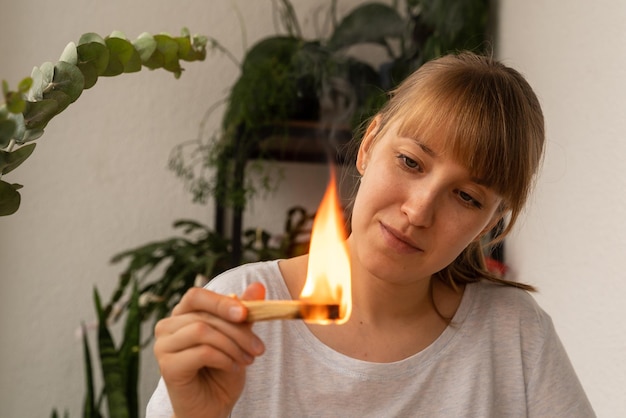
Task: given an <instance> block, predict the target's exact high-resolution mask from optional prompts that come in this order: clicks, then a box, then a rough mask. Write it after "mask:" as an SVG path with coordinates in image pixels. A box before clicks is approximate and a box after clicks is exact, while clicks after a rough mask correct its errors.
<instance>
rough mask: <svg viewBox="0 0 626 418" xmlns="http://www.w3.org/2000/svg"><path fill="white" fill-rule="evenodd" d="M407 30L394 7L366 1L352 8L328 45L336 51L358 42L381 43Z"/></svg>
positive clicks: (399, 35) (397, 36)
mask: <svg viewBox="0 0 626 418" xmlns="http://www.w3.org/2000/svg"><path fill="white" fill-rule="evenodd" d="M406 30H407V27H406V23H405V22H404V19H402V17H401V16H400V15H399V14H398V12H397V11H396V9H394V8H393V7H391V6H387V5H384V4H379V3H368V4H364V5H362V6H360V7H357V8H356V9H354V10H353V11H352V12H351V13H349V14H348V15H347V16H346V17H345V18H344V19H343V20H342V21H341V22H340V23H339V25H338V26H337V27H336V28H335V31H334V32H333V34H332V37H331V38H330V40H329V41H328V47H329V48H330V49H331V50H334V51H337V50H340V49H343V48H346V47H349V46H353V45H356V44H359V43H366V42H371V43H382V42H384V40H385V39H386V38H390V37H395V38H399V37H401V36H402V35H403V34H404V32H405V31H406Z"/></svg>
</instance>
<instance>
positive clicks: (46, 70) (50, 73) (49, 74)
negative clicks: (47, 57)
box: [39, 61, 54, 86]
mask: <svg viewBox="0 0 626 418" xmlns="http://www.w3.org/2000/svg"><path fill="white" fill-rule="evenodd" d="M39 70H40V71H41V75H42V77H43V80H42V81H43V83H44V85H45V86H47V85H48V84H50V83H52V80H53V79H54V64H53V63H51V62H50V61H46V62H44V63H43V64H41V65H40V66H39Z"/></svg>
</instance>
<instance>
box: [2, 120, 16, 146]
mask: <svg viewBox="0 0 626 418" xmlns="http://www.w3.org/2000/svg"><path fill="white" fill-rule="evenodd" d="M16 129H17V124H16V123H15V121H14V120H12V119H0V148H5V147H6V146H7V145H9V142H11V139H12V138H13V135H14V134H15V131H16Z"/></svg>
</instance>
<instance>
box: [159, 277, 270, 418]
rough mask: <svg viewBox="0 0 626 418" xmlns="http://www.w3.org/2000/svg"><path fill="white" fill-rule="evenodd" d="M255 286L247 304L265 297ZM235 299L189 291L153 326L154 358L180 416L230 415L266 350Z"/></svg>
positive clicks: (248, 291) (248, 292) (246, 296)
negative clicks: (250, 369) (248, 375)
mask: <svg viewBox="0 0 626 418" xmlns="http://www.w3.org/2000/svg"><path fill="white" fill-rule="evenodd" d="M264 297H265V288H264V287H263V285H261V284H260V283H253V284H251V285H250V286H248V288H247V289H246V290H245V292H244V294H243V295H242V299H244V300H256V299H263V298H264ZM246 315H247V310H246V308H245V307H244V306H243V305H242V304H241V302H239V300H237V299H236V298H232V297H228V296H224V295H219V294H217V293H214V292H211V291H209V290H206V289H203V288H193V289H190V290H189V291H188V292H187V293H186V294H185V295H184V296H183V298H182V299H181V301H180V303H179V304H178V305H177V306H176V307H175V308H174V310H173V311H172V315H171V316H170V317H168V318H165V319H162V320H161V321H159V322H158V323H157V325H156V328H155V336H156V341H155V344H154V354H155V356H156V358H157V361H158V363H159V367H160V369H161V376H162V377H163V380H164V381H165V384H166V386H167V391H168V393H169V396H170V400H171V402H172V407H173V408H174V412H175V414H176V417H177V418H187V417H188V418H191V417H221V416H228V414H229V413H230V411H231V410H232V408H233V407H234V405H235V403H236V402H237V399H238V398H239V396H240V395H241V392H242V390H243V386H244V382H245V369H246V366H248V365H250V364H251V363H252V362H253V361H254V358H255V357H256V356H258V355H260V354H262V353H263V351H264V349H265V348H264V346H263V343H262V342H261V340H260V339H259V338H258V337H257V336H256V335H254V333H253V332H252V329H251V324H249V323H246V322H245V319H246Z"/></svg>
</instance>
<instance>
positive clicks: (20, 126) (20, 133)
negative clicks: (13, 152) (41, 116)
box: [8, 113, 26, 144]
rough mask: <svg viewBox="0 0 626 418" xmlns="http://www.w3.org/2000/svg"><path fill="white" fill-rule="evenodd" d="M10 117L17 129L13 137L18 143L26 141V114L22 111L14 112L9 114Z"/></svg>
mask: <svg viewBox="0 0 626 418" xmlns="http://www.w3.org/2000/svg"><path fill="white" fill-rule="evenodd" d="M8 119H10V120H12V121H13V123H15V131H14V132H13V139H14V140H15V142H16V143H18V144H23V143H24V136H25V134H26V126H24V115H23V114H22V113H17V114H15V113H12V114H9V115H8Z"/></svg>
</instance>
